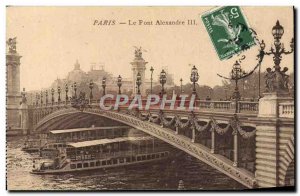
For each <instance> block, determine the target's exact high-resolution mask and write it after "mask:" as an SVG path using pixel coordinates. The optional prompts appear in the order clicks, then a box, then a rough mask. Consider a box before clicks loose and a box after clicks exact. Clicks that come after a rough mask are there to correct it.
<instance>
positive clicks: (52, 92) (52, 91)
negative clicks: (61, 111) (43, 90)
mask: <svg viewBox="0 0 300 196" xmlns="http://www.w3.org/2000/svg"><path fill="white" fill-rule="evenodd" d="M51 103H52V105H53V104H54V88H52V89H51Z"/></svg>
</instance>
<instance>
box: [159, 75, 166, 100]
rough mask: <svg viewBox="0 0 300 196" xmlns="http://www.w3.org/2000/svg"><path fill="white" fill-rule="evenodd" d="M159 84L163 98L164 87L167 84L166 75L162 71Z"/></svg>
mask: <svg viewBox="0 0 300 196" xmlns="http://www.w3.org/2000/svg"><path fill="white" fill-rule="evenodd" d="M159 82H160V84H161V95H162V96H163V95H164V94H165V90H164V85H165V83H166V82H167V74H166V72H165V70H162V71H161V72H160V76H159Z"/></svg>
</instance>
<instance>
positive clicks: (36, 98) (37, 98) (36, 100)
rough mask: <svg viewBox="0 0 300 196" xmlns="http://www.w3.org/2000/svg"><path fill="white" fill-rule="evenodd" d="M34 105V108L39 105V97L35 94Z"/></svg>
mask: <svg viewBox="0 0 300 196" xmlns="http://www.w3.org/2000/svg"><path fill="white" fill-rule="evenodd" d="M35 105H36V106H38V105H39V95H38V93H36V94H35Z"/></svg>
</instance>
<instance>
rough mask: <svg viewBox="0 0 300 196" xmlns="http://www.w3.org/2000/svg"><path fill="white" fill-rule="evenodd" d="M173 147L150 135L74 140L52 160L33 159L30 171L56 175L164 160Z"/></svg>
mask: <svg viewBox="0 0 300 196" xmlns="http://www.w3.org/2000/svg"><path fill="white" fill-rule="evenodd" d="M172 150H174V149H173V148H172V147H170V146H169V145H168V144H165V143H163V142H161V141H159V140H156V139H155V138H153V137H151V136H143V137H119V138H114V139H100V140H90V141H84V142H75V143H69V144H68V145H67V148H66V151H65V152H60V154H59V155H58V156H57V157H55V158H54V159H52V160H42V159H39V161H36V160H34V163H33V170H32V171H31V173H33V174H59V173H66V172H74V171H86V170H95V169H101V168H112V167H121V166H126V165H133V164H141V163H147V162H153V161H159V160H163V159H166V158H168V157H170V155H171V154H173V153H171V152H172Z"/></svg>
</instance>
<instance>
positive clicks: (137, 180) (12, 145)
mask: <svg viewBox="0 0 300 196" xmlns="http://www.w3.org/2000/svg"><path fill="white" fill-rule="evenodd" d="M6 11H7V15H6V19H7V32H6V33H7V34H6V72H7V73H6V76H7V77H6V84H7V91H6V116H7V119H6V122H7V123H6V125H7V129H6V136H7V138H6V140H7V157H6V167H7V189H8V190H9V191H17V190H18V191H20V190H21V191H22V190H29V191H36V190H39V191H45V190H50V191H51V190H52V191H55V190H63V191H77V190H86V191H107V190H178V191H182V190H232V191H233V190H254V189H257V190H265V189H267V190H274V189H275V190H277V189H278V190H279V189H280V190H295V159H294V158H295V155H294V152H295V142H296V141H295V139H294V131H295V121H294V117H295V113H294V8H293V7H245V6H222V7H213V6H211V7H209V6H208V7H97V6H94V7H38V6H36V7H30V6H29V7H21V6H8V7H7V8H6ZM263 188H264V189H263Z"/></svg>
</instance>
